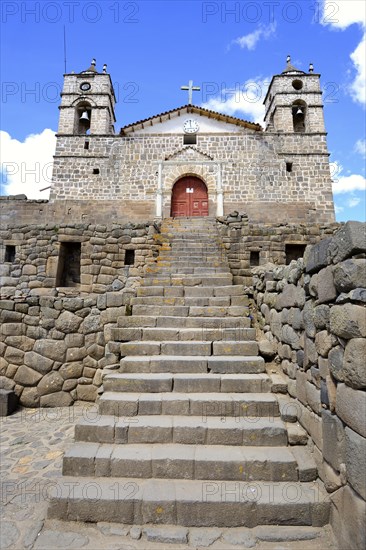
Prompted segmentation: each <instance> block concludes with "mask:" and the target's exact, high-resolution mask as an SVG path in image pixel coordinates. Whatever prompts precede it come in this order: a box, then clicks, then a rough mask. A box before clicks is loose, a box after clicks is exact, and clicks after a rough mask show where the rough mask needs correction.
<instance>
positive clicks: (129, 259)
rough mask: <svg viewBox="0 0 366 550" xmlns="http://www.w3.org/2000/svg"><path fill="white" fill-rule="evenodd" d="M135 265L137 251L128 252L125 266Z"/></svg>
mask: <svg viewBox="0 0 366 550" xmlns="http://www.w3.org/2000/svg"><path fill="white" fill-rule="evenodd" d="M134 263H135V251H134V250H126V254H125V265H133V264H134Z"/></svg>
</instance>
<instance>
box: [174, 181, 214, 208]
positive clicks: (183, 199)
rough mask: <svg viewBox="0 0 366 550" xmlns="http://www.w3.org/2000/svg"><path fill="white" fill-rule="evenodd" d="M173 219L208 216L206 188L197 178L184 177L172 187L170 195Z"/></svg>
mask: <svg viewBox="0 0 366 550" xmlns="http://www.w3.org/2000/svg"><path fill="white" fill-rule="evenodd" d="M171 215H172V217H173V218H177V217H179V216H187V217H191V216H208V195H207V187H206V185H205V184H204V183H203V181H202V180H200V179H199V178H195V177H193V176H186V177H184V178H182V179H180V180H179V181H177V183H176V184H175V185H174V187H173V194H172V212H171Z"/></svg>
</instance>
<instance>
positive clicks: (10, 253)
mask: <svg viewBox="0 0 366 550" xmlns="http://www.w3.org/2000/svg"><path fill="white" fill-rule="evenodd" d="M14 261H15V245H12V244H6V245H5V251H4V262H9V263H11V264H12V263H14Z"/></svg>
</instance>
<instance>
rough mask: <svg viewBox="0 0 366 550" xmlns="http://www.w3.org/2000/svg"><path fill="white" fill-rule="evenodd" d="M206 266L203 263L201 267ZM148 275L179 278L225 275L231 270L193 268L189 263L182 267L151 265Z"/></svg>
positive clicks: (226, 268) (160, 264)
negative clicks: (184, 276) (183, 276)
mask: <svg viewBox="0 0 366 550" xmlns="http://www.w3.org/2000/svg"><path fill="white" fill-rule="evenodd" d="M202 264H203V265H204V264H205V262H203V261H201V262H200V265H201V266H202ZM146 273H149V274H150V275H152V274H155V273H156V274H160V275H164V274H168V275H169V274H171V275H172V276H175V277H179V276H181V275H193V276H195V275H225V274H229V273H230V270H229V268H228V267H225V268H221V267H211V266H210V267H198V265H197V267H193V266H192V265H190V264H189V262H187V263H185V262H184V263H183V264H181V265H179V264H178V265H176V264H162V263H159V264H156V265H155V264H150V265H149V269H148V271H146Z"/></svg>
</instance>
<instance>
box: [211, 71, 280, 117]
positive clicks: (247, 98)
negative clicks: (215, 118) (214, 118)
mask: <svg viewBox="0 0 366 550" xmlns="http://www.w3.org/2000/svg"><path fill="white" fill-rule="evenodd" d="M270 81H271V79H270V78H260V77H256V78H254V79H252V80H247V81H246V82H244V84H241V85H239V84H237V85H235V87H233V88H225V89H223V90H221V94H220V95H218V96H216V97H213V98H211V99H209V100H208V101H207V102H206V103H204V104H203V105H202V107H204V108H205V109H211V110H213V111H219V112H220V113H226V114H228V115H234V113H236V114H238V115H240V116H244V117H246V118H248V119H249V120H252V121H253V122H257V123H259V124H263V118H264V105H263V100H264V98H265V95H266V93H267V89H268V86H269V83H270Z"/></svg>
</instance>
